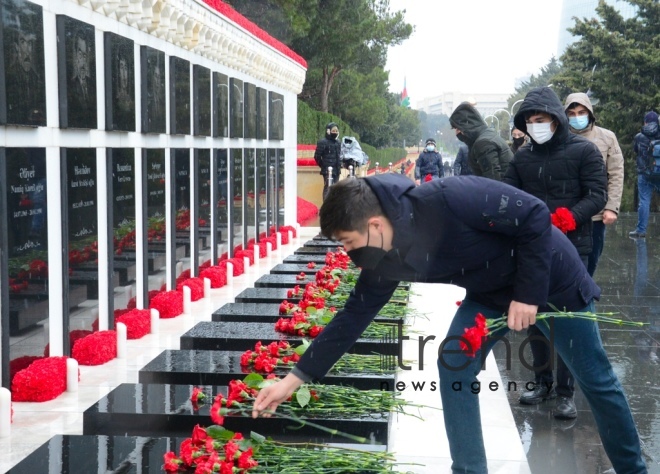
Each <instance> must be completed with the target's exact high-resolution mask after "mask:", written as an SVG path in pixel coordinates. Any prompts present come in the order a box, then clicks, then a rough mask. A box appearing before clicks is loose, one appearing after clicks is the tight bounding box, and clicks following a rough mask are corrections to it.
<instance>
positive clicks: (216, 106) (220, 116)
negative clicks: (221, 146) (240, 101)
mask: <svg viewBox="0 0 660 474" xmlns="http://www.w3.org/2000/svg"><path fill="white" fill-rule="evenodd" d="M212 132H213V136H214V137H227V136H229V78H228V77H227V76H226V75H225V74H221V73H219V72H214V73H213V130H212Z"/></svg>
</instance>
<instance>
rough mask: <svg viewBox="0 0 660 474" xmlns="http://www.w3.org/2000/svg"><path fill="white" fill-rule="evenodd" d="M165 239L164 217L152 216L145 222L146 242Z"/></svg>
mask: <svg viewBox="0 0 660 474" xmlns="http://www.w3.org/2000/svg"><path fill="white" fill-rule="evenodd" d="M164 238H165V217H164V216H152V217H150V218H149V219H148V221H147V241H149V242H153V241H156V242H158V241H161V240H163V239H164Z"/></svg>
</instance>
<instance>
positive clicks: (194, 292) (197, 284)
mask: <svg viewBox="0 0 660 474" xmlns="http://www.w3.org/2000/svg"><path fill="white" fill-rule="evenodd" d="M184 286H187V287H188V288H190V301H198V300H201V299H202V298H204V280H202V279H201V278H188V279H187V280H182V281H181V282H178V283H177V285H176V289H177V291H180V292H181V293H182V294H183V287H184Z"/></svg>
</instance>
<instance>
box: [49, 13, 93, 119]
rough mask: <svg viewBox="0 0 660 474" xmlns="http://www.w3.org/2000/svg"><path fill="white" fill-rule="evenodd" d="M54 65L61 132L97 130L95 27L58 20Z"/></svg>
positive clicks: (62, 18) (64, 18)
mask: <svg viewBox="0 0 660 474" xmlns="http://www.w3.org/2000/svg"><path fill="white" fill-rule="evenodd" d="M57 38H58V41H57V62H58V66H57V67H58V77H59V104H60V127H61V128H96V127H97V115H96V111H97V109H96V54H95V44H96V42H95V39H94V26H93V25H89V24H87V23H83V22H81V21H78V20H75V19H73V18H71V17H68V16H64V15H58V16H57Z"/></svg>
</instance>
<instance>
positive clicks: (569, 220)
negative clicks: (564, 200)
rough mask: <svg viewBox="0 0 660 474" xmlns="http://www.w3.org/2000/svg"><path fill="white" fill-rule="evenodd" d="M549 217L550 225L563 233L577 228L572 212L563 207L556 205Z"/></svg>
mask: <svg viewBox="0 0 660 474" xmlns="http://www.w3.org/2000/svg"><path fill="white" fill-rule="evenodd" d="M550 217H551V218H552V225H554V226H555V227H557V228H558V229H559V230H561V231H562V232H563V233H564V234H566V233H567V232H570V231H572V230H575V229H576V228H577V224H576V223H575V217H573V213H572V212H571V211H570V210H569V209H567V208H565V207H558V208H557V209H555V212H553V213H552V214H551V215H550Z"/></svg>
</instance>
